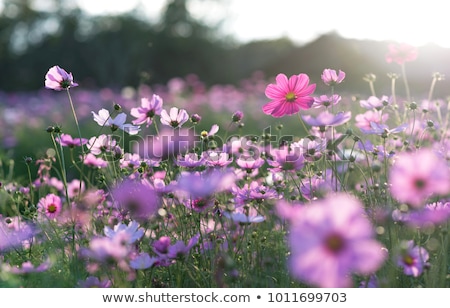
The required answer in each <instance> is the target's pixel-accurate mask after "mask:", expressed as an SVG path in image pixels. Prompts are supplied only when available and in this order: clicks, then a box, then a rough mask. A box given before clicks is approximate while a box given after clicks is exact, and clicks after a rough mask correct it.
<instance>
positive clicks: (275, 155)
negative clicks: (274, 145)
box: [267, 146, 305, 172]
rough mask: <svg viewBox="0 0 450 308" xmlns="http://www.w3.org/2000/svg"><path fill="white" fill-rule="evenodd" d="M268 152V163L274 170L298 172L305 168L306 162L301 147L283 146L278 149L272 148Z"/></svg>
mask: <svg viewBox="0 0 450 308" xmlns="http://www.w3.org/2000/svg"><path fill="white" fill-rule="evenodd" d="M268 154H269V155H268V157H267V163H268V164H269V165H270V166H271V167H272V170H273V171H274V172H280V171H289V172H296V171H298V170H300V169H302V168H303V165H304V162H305V158H304V156H303V152H302V151H300V148H295V147H294V148H291V147H289V146H283V147H280V148H278V149H271V150H270V151H269V153H268Z"/></svg>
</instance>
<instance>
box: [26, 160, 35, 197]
mask: <svg viewBox="0 0 450 308" xmlns="http://www.w3.org/2000/svg"><path fill="white" fill-rule="evenodd" d="M25 162H26V165H27V172H28V180H29V181H30V199H31V200H30V201H31V204H34V188H33V180H32V179H31V170H30V164H29V163H28V161H25Z"/></svg>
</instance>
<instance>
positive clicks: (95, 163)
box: [83, 153, 108, 168]
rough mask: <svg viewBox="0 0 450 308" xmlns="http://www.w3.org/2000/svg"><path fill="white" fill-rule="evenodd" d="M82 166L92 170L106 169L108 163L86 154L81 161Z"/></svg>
mask: <svg viewBox="0 0 450 308" xmlns="http://www.w3.org/2000/svg"><path fill="white" fill-rule="evenodd" d="M83 164H85V165H86V166H89V167H94V168H106V167H107V166H108V162H107V161H106V160H104V159H102V158H100V157H98V158H97V157H96V156H95V155H94V154H92V153H88V154H87V155H86V157H85V158H84V160H83Z"/></svg>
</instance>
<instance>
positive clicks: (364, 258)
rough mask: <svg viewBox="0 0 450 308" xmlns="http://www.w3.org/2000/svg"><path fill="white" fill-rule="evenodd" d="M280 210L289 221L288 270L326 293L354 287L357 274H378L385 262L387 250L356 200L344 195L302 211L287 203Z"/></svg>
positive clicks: (329, 197)
mask: <svg viewBox="0 0 450 308" xmlns="http://www.w3.org/2000/svg"><path fill="white" fill-rule="evenodd" d="M280 206H281V209H280V210H279V211H278V213H281V215H282V218H287V219H288V220H289V222H290V232H289V238H288V240H289V246H290V248H291V255H290V258H289V267H290V270H291V274H292V275H293V276H294V277H295V278H297V279H299V280H301V281H304V282H306V283H308V284H310V285H313V286H318V287H324V288H339V287H350V286H351V285H352V277H351V274H352V273H356V274H363V275H369V274H373V273H374V272H375V271H376V270H378V269H379V268H380V266H381V265H382V263H383V262H384V260H385V258H386V255H385V253H384V252H383V249H382V248H383V247H382V245H381V244H380V243H379V242H377V241H376V240H375V239H374V235H375V234H374V229H373V226H372V225H371V223H370V221H369V220H368V219H367V217H366V216H365V212H364V208H363V205H362V204H361V202H360V201H359V200H357V199H355V198H354V197H352V196H350V195H348V194H345V193H339V194H333V195H330V196H328V197H325V198H324V199H321V200H318V201H314V202H313V203H312V204H308V205H305V206H302V207H293V206H292V207H286V206H285V201H280ZM277 207H278V204H277ZM289 212H290V213H289ZM279 215H280V214H279Z"/></svg>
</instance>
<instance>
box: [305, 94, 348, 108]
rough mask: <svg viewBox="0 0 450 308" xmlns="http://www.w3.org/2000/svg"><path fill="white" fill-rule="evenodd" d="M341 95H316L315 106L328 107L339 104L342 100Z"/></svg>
mask: <svg viewBox="0 0 450 308" xmlns="http://www.w3.org/2000/svg"><path fill="white" fill-rule="evenodd" d="M341 99H342V98H341V96H340V95H337V94H333V95H331V96H328V95H320V96H318V97H314V104H313V105H312V107H313V108H320V107H325V108H328V107H330V106H334V105H337V104H338V103H339V102H340V101H341Z"/></svg>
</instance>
